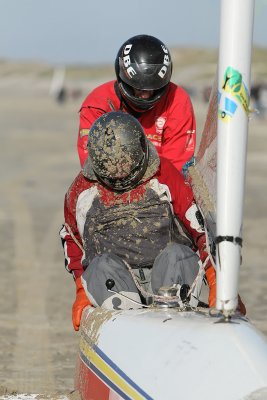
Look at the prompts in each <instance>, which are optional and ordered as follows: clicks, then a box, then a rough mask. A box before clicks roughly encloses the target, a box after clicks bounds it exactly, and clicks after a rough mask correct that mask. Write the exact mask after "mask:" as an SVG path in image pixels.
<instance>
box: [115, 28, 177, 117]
mask: <svg viewBox="0 0 267 400" xmlns="http://www.w3.org/2000/svg"><path fill="white" fill-rule="evenodd" d="M115 72H116V76H117V81H118V85H119V88H120V92H121V94H122V96H123V98H124V99H125V101H126V103H127V104H128V105H129V106H130V107H132V108H133V109H134V110H136V111H140V112H142V111H146V110H149V109H151V108H152V107H153V106H154V105H155V104H156V103H157V101H159V99H160V98H161V96H163V94H164V93H165V91H166V89H167V86H168V83H169V82H170V79H171V74H172V61H171V55H170V52H169V50H168V48H167V47H166V46H165V45H164V44H163V43H162V42H161V41H160V40H158V39H156V38H155V37H153V36H149V35H137V36H134V37H132V38H130V39H128V40H127V41H126V42H125V43H124V44H123V45H122V46H121V48H120V49H119V51H118V54H117V57H116V60H115ZM133 88H134V89H138V90H153V91H154V93H153V95H152V96H151V97H150V98H148V99H141V98H138V97H136V96H135V95H134V91H133Z"/></svg>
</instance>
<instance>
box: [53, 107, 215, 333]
mask: <svg viewBox="0 0 267 400" xmlns="http://www.w3.org/2000/svg"><path fill="white" fill-rule="evenodd" d="M185 232H186V234H185ZM60 236H61V239H62V243H63V248H64V252H65V265H66V269H67V270H68V271H69V272H70V273H72V275H73V277H74V280H75V283H76V289H77V290H76V300H75V302H74V304H73V310H72V319H73V326H74V329H75V330H78V329H79V325H80V319H81V315H82V310H83V308H84V307H86V306H87V305H92V306H94V307H96V306H102V307H104V308H108V309H125V308H126V309H127V308H135V307H142V303H146V302H148V301H149V297H150V296H153V293H157V292H158V290H159V288H161V287H162V286H172V285H175V284H176V285H177V284H179V285H180V286H181V285H183V284H186V285H189V286H190V287H191V285H192V284H193V282H194V280H195V278H196V277H197V275H198V273H199V260H201V261H202V262H203V263H205V264H204V265H205V276H206V279H207V282H208V285H209V290H210V291H209V306H211V307H212V306H215V302H216V274H215V270H214V268H213V266H212V263H211V261H210V259H209V256H208V253H207V248H206V239H205V233H204V229H203V219H202V217H201V214H200V212H199V210H198V208H197V206H196V204H195V201H194V197H193V193H192V190H191V188H190V186H189V185H188V184H187V183H186V182H185V180H184V177H183V175H182V174H181V173H179V172H178V171H177V169H176V168H175V167H174V166H173V164H172V163H171V162H170V161H169V160H167V159H166V158H164V157H160V156H159V155H158V153H157V151H156V149H155V146H154V145H153V144H152V143H151V142H150V141H149V140H148V139H147V137H146V135H145V133H144V130H143V128H142V126H141V124H140V123H139V122H138V120H137V119H136V118H135V117H133V116H131V115H129V114H127V113H124V112H121V111H114V112H113V111H112V112H109V113H106V114H103V115H102V116H101V117H99V118H98V119H97V120H96V121H95V123H94V124H93V125H92V127H91V132H90V135H89V137H88V157H87V160H86V162H85V163H84V166H83V168H82V170H81V172H80V173H79V175H78V176H77V177H76V179H75V180H74V182H73V183H72V185H71V186H70V188H69V190H68V191H67V193H66V196H65V224H64V225H63V227H62V229H61V231H60ZM197 251H198V254H199V256H198V255H197ZM107 282H112V283H113V284H112V285H111V286H112V290H113V291H114V292H116V293H112V292H110V291H109V290H108V289H107V285H106V284H107ZM144 290H145V294H144ZM120 293H121V294H124V295H125V296H127V299H126V297H123V296H120ZM146 293H148V295H147V296H146ZM129 299H132V300H133V301H131V300H129ZM134 301H135V302H137V303H138V304H136V303H134Z"/></svg>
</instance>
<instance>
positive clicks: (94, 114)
mask: <svg viewBox="0 0 267 400" xmlns="http://www.w3.org/2000/svg"><path fill="white" fill-rule="evenodd" d="M102 114H104V111H103V110H101V109H98V108H93V107H88V106H83V107H82V108H81V109H80V125H79V132H78V139H77V150H78V155H79V159H80V164H81V167H82V166H83V164H84V163H85V160H86V158H87V155H88V150H87V142H88V133H89V129H90V127H91V126H92V124H93V123H94V122H95V120H96V119H97V118H99V117H100V116H101V115H102Z"/></svg>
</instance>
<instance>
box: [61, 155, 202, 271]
mask: <svg viewBox="0 0 267 400" xmlns="http://www.w3.org/2000/svg"><path fill="white" fill-rule="evenodd" d="M147 188H149V190H150V191H151V188H152V189H153V190H154V191H155V192H157V194H158V195H159V198H161V199H162V201H165V202H166V201H167V202H168V203H169V204H170V205H171V207H170V209H171V210H173V213H174V214H175V215H176V217H177V218H178V220H179V221H180V223H181V224H182V225H183V226H184V228H185V229H186V231H187V232H188V233H189V235H190V236H191V238H192V239H193V243H194V244H195V245H196V248H197V249H198V250H199V252H200V257H201V259H202V260H204V259H205V258H206V255H207V254H206V253H205V249H206V246H205V244H206V241H205V233H204V231H203V228H202V227H201V225H200V224H199V221H198V219H197V217H196V211H197V207H196V205H195V203H194V198H193V193H192V190H191V188H190V186H189V185H188V184H187V183H186V182H185V180H184V178H183V176H182V175H181V174H180V173H179V172H178V171H177V170H176V169H175V168H174V166H173V165H172V164H171V163H170V162H169V161H168V160H166V159H163V158H161V165H160V168H159V170H158V172H157V173H156V175H155V176H154V177H152V178H150V179H149V180H148V181H147V182H145V183H142V184H140V185H139V186H138V187H137V188H135V189H132V190H130V191H128V192H124V193H114V192H112V191H111V190H109V189H106V188H105V187H103V186H102V185H100V184H99V183H97V182H93V181H90V180H88V179H86V178H85V177H84V176H83V175H82V173H81V172H80V174H79V175H78V176H77V177H76V179H75V180H74V182H73V183H72V185H71V186H70V188H69V190H68V192H67V194H66V196H65V210H64V214H65V225H63V228H62V229H61V232H60V236H61V239H62V242H63V247H64V252H65V260H66V269H67V270H68V271H69V272H71V273H72V274H73V275H74V277H75V278H78V277H79V276H80V275H81V274H82V273H83V271H84V267H83V264H82V261H83V257H84V254H83V249H82V247H83V245H84V242H83V239H84V237H83V231H84V228H85V222H86V217H87V215H88V211H89V210H90V208H91V207H92V204H93V201H94V199H97V201H100V203H101V205H103V206H104V208H105V209H107V208H109V207H114V206H115V207H116V206H117V205H121V204H123V203H125V204H126V205H127V204H129V202H130V203H131V202H133V203H134V202H140V201H141V202H142V201H144V202H145V201H146V200H145V193H146V190H147ZM136 220H137V221H138V218H136ZM89 223H90V224H91V223H92V222H91V220H90V221H89ZM133 236H135V233H133ZM107 251H108V250H107Z"/></svg>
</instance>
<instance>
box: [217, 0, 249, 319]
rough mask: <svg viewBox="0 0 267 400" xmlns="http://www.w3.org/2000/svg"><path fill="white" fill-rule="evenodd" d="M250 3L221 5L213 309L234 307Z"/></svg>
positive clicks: (228, 0)
mask: <svg viewBox="0 0 267 400" xmlns="http://www.w3.org/2000/svg"><path fill="white" fill-rule="evenodd" d="M253 18H254V0H221V16H220V45H219V68H218V133H217V135H218V142H217V143H218V144H217V235H216V236H217V237H216V243H217V244H216V270H217V302H216V308H217V309H219V310H222V311H223V313H224V315H225V316H228V315H230V314H231V313H232V312H233V311H234V310H235V309H236V307H237V296H238V281H239V269H240V264H241V246H242V220H243V208H244V187H245V173H246V154H247V134H248V114H249V93H250V72H251V50H252V36H253Z"/></svg>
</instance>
